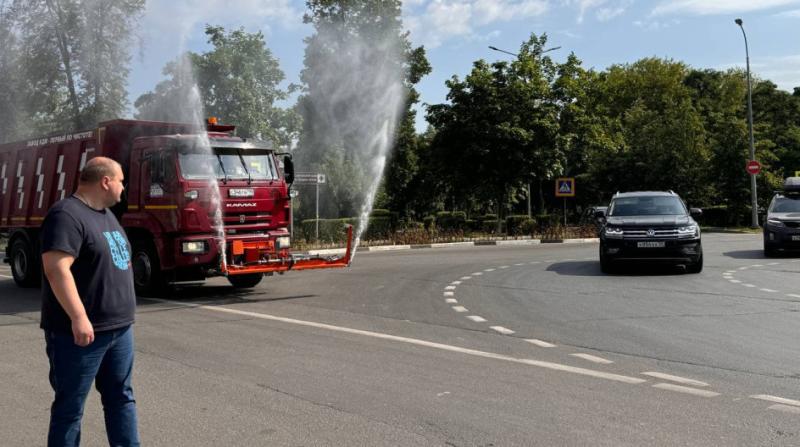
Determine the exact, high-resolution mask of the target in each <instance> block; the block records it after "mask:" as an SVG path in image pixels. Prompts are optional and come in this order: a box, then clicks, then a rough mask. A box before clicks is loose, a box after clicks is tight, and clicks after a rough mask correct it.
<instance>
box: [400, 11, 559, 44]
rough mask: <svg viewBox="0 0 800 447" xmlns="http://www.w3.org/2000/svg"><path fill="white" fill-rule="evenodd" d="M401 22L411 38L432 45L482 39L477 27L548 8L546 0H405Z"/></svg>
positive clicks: (530, 15) (489, 35)
mask: <svg viewBox="0 0 800 447" xmlns="http://www.w3.org/2000/svg"><path fill="white" fill-rule="evenodd" d="M403 7H404V17H403V22H404V23H405V26H406V28H408V30H409V31H411V39H412V40H413V41H414V42H415V43H418V44H424V45H425V46H426V47H429V48H435V47H438V46H440V45H441V44H442V43H444V42H445V41H447V40H449V39H468V40H483V39H485V38H487V37H491V36H492V34H491V33H489V34H488V35H487V34H484V35H481V33H480V32H479V31H478V29H479V28H481V27H484V26H487V25H491V24H495V23H501V22H510V21H513V20H525V19H529V18H531V17H538V16H541V15H543V14H545V13H546V12H547V11H548V8H549V4H548V0H432V1H430V2H428V3H426V2H425V0H412V1H411V2H409V1H406V2H404V5H403Z"/></svg>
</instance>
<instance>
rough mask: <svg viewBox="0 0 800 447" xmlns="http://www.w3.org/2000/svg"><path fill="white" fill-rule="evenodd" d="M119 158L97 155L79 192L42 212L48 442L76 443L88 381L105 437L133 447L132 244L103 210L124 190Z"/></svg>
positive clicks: (136, 437)
mask: <svg viewBox="0 0 800 447" xmlns="http://www.w3.org/2000/svg"><path fill="white" fill-rule="evenodd" d="M122 181H123V173H122V168H121V167H120V165H119V163H117V162H115V161H114V160H111V159H109V158H105V157H96V158H93V159H91V160H89V162H87V163H86V167H85V168H84V169H83V171H81V175H80V181H79V184H78V189H77V191H75V194H73V195H72V196H71V197H68V198H66V199H64V200H61V201H59V202H58V203H56V204H55V205H53V207H52V208H50V210H49V211H48V213H47V217H46V218H45V220H44V223H43V225H42V240H41V246H42V264H43V267H44V274H45V277H46V279H47V280H46V281H44V282H43V287H42V322H41V327H42V329H44V331H45V340H46V349H47V357H48V359H49V360H50V384H51V385H52V387H53V390H54V391H55V399H54V401H53V405H52V407H51V409H50V430H49V433H48V437H47V443H48V446H77V445H78V444H79V443H80V429H81V417H82V416H83V407H84V403H85V402H86V397H87V395H88V394H89V390H90V389H91V386H92V382H96V387H97V390H98V391H99V392H100V395H101V400H102V402H103V412H104V413H105V421H106V433H107V435H108V442H109V444H110V445H113V446H138V445H139V435H138V432H137V422H136V401H135V400H134V398H133V389H132V388H131V376H132V371H133V331H132V329H131V325H132V324H133V320H134V313H135V310H136V295H135V293H134V288H133V274H132V272H131V247H130V243H129V242H128V239H127V237H126V236H125V231H124V230H123V229H122V227H121V226H120V224H119V222H118V221H117V219H116V217H114V215H113V214H112V213H111V211H109V210H108V207H110V206H112V205H115V204H117V203H119V201H120V198H121V195H122V191H123V189H124V188H123V185H122Z"/></svg>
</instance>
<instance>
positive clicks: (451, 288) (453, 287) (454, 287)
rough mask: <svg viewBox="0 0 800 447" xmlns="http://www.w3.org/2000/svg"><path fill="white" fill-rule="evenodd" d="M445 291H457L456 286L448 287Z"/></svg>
mask: <svg viewBox="0 0 800 447" xmlns="http://www.w3.org/2000/svg"><path fill="white" fill-rule="evenodd" d="M444 290H456V286H447V287H445V288H444Z"/></svg>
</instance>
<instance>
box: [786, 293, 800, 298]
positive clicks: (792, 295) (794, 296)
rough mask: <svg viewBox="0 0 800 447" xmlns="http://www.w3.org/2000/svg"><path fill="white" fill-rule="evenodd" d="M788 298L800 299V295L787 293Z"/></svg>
mask: <svg viewBox="0 0 800 447" xmlns="http://www.w3.org/2000/svg"><path fill="white" fill-rule="evenodd" d="M786 296H790V297H792V298H800V295H797V294H794V293H787V294H786Z"/></svg>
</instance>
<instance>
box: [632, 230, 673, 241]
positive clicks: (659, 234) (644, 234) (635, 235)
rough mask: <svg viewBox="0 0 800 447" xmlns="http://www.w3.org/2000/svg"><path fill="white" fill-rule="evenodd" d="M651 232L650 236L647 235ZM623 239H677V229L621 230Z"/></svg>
mask: <svg viewBox="0 0 800 447" xmlns="http://www.w3.org/2000/svg"><path fill="white" fill-rule="evenodd" d="M649 231H653V232H654V233H655V234H653V235H652V236H651V235H649V234H648V232H649ZM622 237H623V238H624V239H677V238H678V229H677V228H630V229H629V228H624V229H623V230H622Z"/></svg>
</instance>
